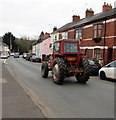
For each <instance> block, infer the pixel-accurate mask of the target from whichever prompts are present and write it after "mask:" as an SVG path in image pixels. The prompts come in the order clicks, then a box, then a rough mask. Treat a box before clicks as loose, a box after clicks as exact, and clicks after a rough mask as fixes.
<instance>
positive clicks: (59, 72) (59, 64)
mask: <svg viewBox="0 0 116 120" xmlns="http://www.w3.org/2000/svg"><path fill="white" fill-rule="evenodd" d="M52 76H53V81H54V83H56V84H58V85H61V84H62V83H63V81H64V78H65V64H64V60H63V59H62V58H55V59H54V62H53V67H52Z"/></svg>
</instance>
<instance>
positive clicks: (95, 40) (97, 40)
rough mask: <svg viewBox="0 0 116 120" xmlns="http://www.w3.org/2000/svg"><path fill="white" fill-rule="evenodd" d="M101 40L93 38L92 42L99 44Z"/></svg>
mask: <svg viewBox="0 0 116 120" xmlns="http://www.w3.org/2000/svg"><path fill="white" fill-rule="evenodd" d="M101 39H102V38H93V41H94V42H95V43H99V42H100V41H101Z"/></svg>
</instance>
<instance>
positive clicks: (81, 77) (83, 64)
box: [76, 58, 90, 83]
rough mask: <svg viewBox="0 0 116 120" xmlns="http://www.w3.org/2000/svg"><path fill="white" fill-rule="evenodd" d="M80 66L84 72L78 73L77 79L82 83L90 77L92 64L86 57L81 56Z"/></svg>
mask: <svg viewBox="0 0 116 120" xmlns="http://www.w3.org/2000/svg"><path fill="white" fill-rule="evenodd" d="M79 68H82V69H83V72H82V73H77V74H76V79H77V81H78V82H80V83H86V82H87V81H88V79H89V77H90V65H89V63H88V60H87V59H86V58H81V59H80V63H79Z"/></svg>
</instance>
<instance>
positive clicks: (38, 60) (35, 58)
mask: <svg viewBox="0 0 116 120" xmlns="http://www.w3.org/2000/svg"><path fill="white" fill-rule="evenodd" d="M30 61H31V62H41V58H40V57H39V56H36V55H33V56H32V57H31V58H30Z"/></svg>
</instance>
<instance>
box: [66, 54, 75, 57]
mask: <svg viewBox="0 0 116 120" xmlns="http://www.w3.org/2000/svg"><path fill="white" fill-rule="evenodd" d="M65 57H77V54H65Z"/></svg>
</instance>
